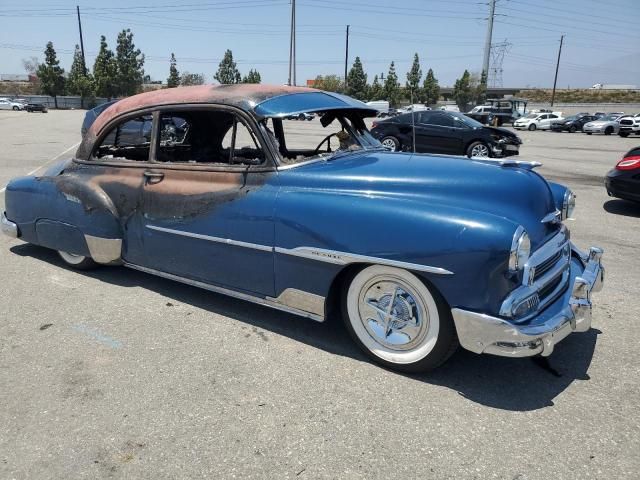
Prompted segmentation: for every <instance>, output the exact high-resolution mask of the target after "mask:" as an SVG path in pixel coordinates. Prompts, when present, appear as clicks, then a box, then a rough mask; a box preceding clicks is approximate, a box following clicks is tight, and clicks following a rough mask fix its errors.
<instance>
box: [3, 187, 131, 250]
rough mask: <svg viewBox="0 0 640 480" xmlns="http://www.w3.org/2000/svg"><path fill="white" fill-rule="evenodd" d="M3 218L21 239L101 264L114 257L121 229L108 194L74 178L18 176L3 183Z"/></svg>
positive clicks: (120, 238) (121, 235) (119, 242)
mask: <svg viewBox="0 0 640 480" xmlns="http://www.w3.org/2000/svg"><path fill="white" fill-rule="evenodd" d="M5 195H6V197H5V199H6V200H5V204H6V215H7V218H9V219H11V220H12V221H13V222H15V223H16V224H17V225H18V229H19V232H20V238H21V239H23V240H24V241H27V242H30V243H33V244H36V245H41V246H43V247H47V248H53V249H55V250H64V251H67V252H69V253H75V254H78V255H85V256H87V255H91V256H92V257H93V258H94V260H96V261H98V262H101V263H110V262H113V261H117V260H118V259H119V258H120V246H121V244H122V238H123V234H122V227H121V223H120V219H119V218H118V213H117V210H116V208H115V207H114V205H113V202H112V201H111V199H110V198H109V196H108V195H107V194H106V193H105V192H104V191H103V190H102V189H101V188H100V187H99V186H95V185H90V184H87V183H86V182H84V181H83V179H81V178H80V177H78V176H75V175H67V174H63V175H58V176H46V177H21V178H17V179H14V180H12V181H11V182H10V183H9V185H7V191H6V194H5Z"/></svg>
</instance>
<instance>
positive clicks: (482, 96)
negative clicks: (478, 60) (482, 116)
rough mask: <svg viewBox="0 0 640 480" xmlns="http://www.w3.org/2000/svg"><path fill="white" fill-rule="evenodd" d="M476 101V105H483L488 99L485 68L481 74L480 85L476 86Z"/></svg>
mask: <svg viewBox="0 0 640 480" xmlns="http://www.w3.org/2000/svg"><path fill="white" fill-rule="evenodd" d="M475 93H476V94H475V97H476V98H475V102H476V105H481V104H483V103H484V102H485V100H486V99H487V74H486V72H485V71H484V70H483V71H482V74H481V75H480V81H479V82H478V85H477V86H476V92H475Z"/></svg>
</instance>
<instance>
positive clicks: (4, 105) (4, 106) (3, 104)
mask: <svg viewBox="0 0 640 480" xmlns="http://www.w3.org/2000/svg"><path fill="white" fill-rule="evenodd" d="M0 110H11V104H10V103H9V102H7V101H5V100H0Z"/></svg>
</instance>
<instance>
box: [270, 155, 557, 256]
mask: <svg viewBox="0 0 640 480" xmlns="http://www.w3.org/2000/svg"><path fill="white" fill-rule="evenodd" d="M279 176H280V178H281V181H282V185H283V187H285V188H291V187H293V188H303V189H305V190H308V189H310V188H311V189H318V190H321V191H322V192H323V193H328V194H338V195H340V194H344V195H354V194H356V195H366V196H368V197H393V198H395V199H398V198H407V199H408V200H416V199H420V200H422V201H424V205H425V208H427V209H432V210H435V211H437V210H438V208H439V206H444V207H447V208H448V207H455V208H457V209H460V211H464V212H467V213H466V214H465V215H468V221H470V222H474V221H476V220H477V219H478V218H479V217H480V216H481V215H479V212H482V214H490V215H492V216H496V217H500V218H501V219H506V220H508V221H511V222H513V228H514V230H515V228H516V227H517V225H522V226H524V227H525V228H526V230H527V232H528V233H529V235H530V237H531V240H532V243H533V246H534V248H536V245H539V244H540V243H541V242H542V241H543V239H544V238H545V236H547V235H548V234H549V230H548V225H546V224H543V223H542V222H541V220H542V219H543V218H544V217H545V216H546V215H547V214H549V213H550V212H553V211H555V209H556V206H555V202H554V198H553V194H552V192H551V188H550V187H549V184H548V183H547V182H546V180H545V179H544V178H543V177H542V176H540V175H538V174H537V173H535V172H533V171H531V170H528V169H526V168H519V167H514V166H503V165H501V164H500V163H499V162H493V161H478V160H470V159H468V158H466V157H446V156H438V155H421V154H408V153H407V154H404V153H386V152H378V151H376V152H357V153H353V154H345V155H339V156H338V157H337V158H334V159H330V160H328V161H319V162H311V163H308V164H302V165H300V166H298V167H295V168H290V169H286V170H281V171H280V175H279ZM285 194H286V193H285ZM483 218H484V217H483Z"/></svg>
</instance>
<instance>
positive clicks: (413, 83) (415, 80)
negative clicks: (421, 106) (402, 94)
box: [407, 53, 423, 101]
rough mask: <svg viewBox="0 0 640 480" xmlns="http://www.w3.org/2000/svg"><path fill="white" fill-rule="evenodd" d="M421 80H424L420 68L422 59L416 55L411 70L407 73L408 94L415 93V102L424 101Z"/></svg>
mask: <svg viewBox="0 0 640 480" xmlns="http://www.w3.org/2000/svg"><path fill="white" fill-rule="evenodd" d="M420 80H422V69H421V68H420V59H419V58H418V54H417V53H416V54H415V55H414V56H413V65H411V70H409V71H408V72H407V90H408V92H407V93H408V94H409V95H411V92H413V98H414V101H415V100H418V101H422V98H423V94H422V92H421V91H420Z"/></svg>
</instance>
